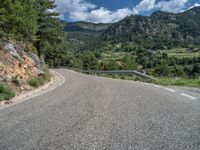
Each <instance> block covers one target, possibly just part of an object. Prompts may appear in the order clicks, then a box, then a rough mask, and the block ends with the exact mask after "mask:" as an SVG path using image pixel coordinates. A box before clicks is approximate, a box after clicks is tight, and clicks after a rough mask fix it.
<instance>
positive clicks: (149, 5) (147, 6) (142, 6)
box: [133, 0, 156, 14]
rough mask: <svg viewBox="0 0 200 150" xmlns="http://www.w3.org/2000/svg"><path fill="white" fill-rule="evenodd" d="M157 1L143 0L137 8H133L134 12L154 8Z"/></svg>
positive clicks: (137, 12)
mask: <svg viewBox="0 0 200 150" xmlns="http://www.w3.org/2000/svg"><path fill="white" fill-rule="evenodd" d="M155 3H156V0H142V1H141V2H140V3H139V4H138V5H136V7H135V8H133V14H139V13H140V12H144V11H149V10H152V9H153V8H154V7H155Z"/></svg>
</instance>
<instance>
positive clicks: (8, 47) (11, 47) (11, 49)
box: [4, 43, 20, 58]
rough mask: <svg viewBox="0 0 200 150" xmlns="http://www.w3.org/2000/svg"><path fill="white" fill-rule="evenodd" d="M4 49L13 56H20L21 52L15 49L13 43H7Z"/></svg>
mask: <svg viewBox="0 0 200 150" xmlns="http://www.w3.org/2000/svg"><path fill="white" fill-rule="evenodd" d="M4 49H5V50H8V51H9V52H10V54H11V55H12V56H14V57H17V58H20V56H19V54H18V53H17V50H16V49H15V47H14V45H13V44H12V43H5V46H4Z"/></svg>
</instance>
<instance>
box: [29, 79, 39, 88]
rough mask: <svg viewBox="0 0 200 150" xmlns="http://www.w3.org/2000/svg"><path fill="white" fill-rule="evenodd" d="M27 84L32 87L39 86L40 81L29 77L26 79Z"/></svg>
mask: <svg viewBox="0 0 200 150" xmlns="http://www.w3.org/2000/svg"><path fill="white" fill-rule="evenodd" d="M28 84H29V85H30V86H32V87H39V86H40V83H39V81H38V79H37V78H33V79H30V80H29V81H28Z"/></svg>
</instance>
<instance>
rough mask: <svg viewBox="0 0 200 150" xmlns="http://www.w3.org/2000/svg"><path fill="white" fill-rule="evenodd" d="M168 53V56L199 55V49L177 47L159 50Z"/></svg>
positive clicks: (184, 56) (189, 56) (188, 56)
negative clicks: (194, 50)
mask: <svg viewBox="0 0 200 150" xmlns="http://www.w3.org/2000/svg"><path fill="white" fill-rule="evenodd" d="M162 52H165V53H167V54H168V56H171V57H172V56H174V57H177V58H191V57H198V56H200V51H197V52H193V51H189V50H187V49H186V48H179V49H170V50H163V51H161V53H162Z"/></svg>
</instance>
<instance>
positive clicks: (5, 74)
mask: <svg viewBox="0 0 200 150" xmlns="http://www.w3.org/2000/svg"><path fill="white" fill-rule="evenodd" d="M25 51H26V52H25ZM45 69H46V66H45V63H44V61H43V60H41V59H40V58H39V57H38V56H37V55H36V54H34V53H33V52H32V50H31V49H29V48H28V46H27V45H25V44H21V43H16V42H13V41H9V42H8V41H4V42H1V43H0V83H3V84H6V85H8V86H9V87H11V88H12V90H14V91H15V92H16V93H20V92H22V91H24V90H30V89H31V87H30V86H29V85H28V84H27V81H28V80H30V79H32V78H34V77H39V76H41V75H44V74H45V73H44V70H45ZM0 94H1V93H0Z"/></svg>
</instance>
